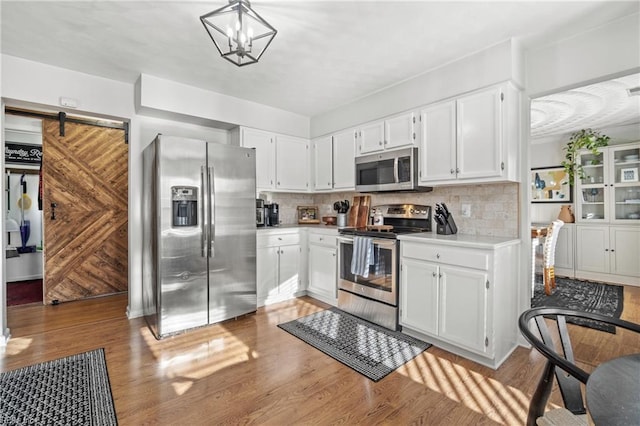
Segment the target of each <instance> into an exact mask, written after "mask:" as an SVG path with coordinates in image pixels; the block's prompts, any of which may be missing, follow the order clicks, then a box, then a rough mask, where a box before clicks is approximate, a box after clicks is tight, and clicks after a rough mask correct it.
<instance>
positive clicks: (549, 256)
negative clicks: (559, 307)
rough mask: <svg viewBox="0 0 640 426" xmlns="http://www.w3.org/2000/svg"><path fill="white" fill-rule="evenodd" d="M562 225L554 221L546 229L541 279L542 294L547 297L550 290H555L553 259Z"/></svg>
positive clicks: (561, 222) (558, 221) (559, 221)
mask: <svg viewBox="0 0 640 426" xmlns="http://www.w3.org/2000/svg"><path fill="white" fill-rule="evenodd" d="M563 225H564V222H563V221H561V220H554V221H553V222H551V225H549V227H548V228H547V236H546V239H545V240H544V249H543V256H544V261H543V265H544V269H543V275H542V279H543V282H544V292H545V294H546V295H547V296H549V295H550V294H551V289H552V288H556V273H555V258H556V244H557V242H558V234H559V233H560V228H562V226H563Z"/></svg>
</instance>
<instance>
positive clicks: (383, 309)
mask: <svg viewBox="0 0 640 426" xmlns="http://www.w3.org/2000/svg"><path fill="white" fill-rule="evenodd" d="M369 215H370V218H369V225H368V226H367V227H366V228H360V229H356V228H343V229H341V230H340V237H338V273H339V276H338V307H339V308H340V309H342V310H344V311H346V312H349V313H351V314H353V315H356V316H358V317H361V318H364V319H366V320H368V321H371V322H373V323H376V324H379V325H381V326H383V327H386V328H389V329H391V330H397V329H398V282H399V274H398V263H399V262H398V259H399V241H398V239H397V238H398V235H400V234H407V233H414V232H429V231H431V206H424V205H416V204H389V205H382V206H374V207H372V208H371V211H370V213H369Z"/></svg>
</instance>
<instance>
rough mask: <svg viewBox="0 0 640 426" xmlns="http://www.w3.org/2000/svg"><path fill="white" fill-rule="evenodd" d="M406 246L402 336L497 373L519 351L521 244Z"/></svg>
mask: <svg viewBox="0 0 640 426" xmlns="http://www.w3.org/2000/svg"><path fill="white" fill-rule="evenodd" d="M423 240H424V242H422V241H421V242H413V241H402V242H401V245H400V251H401V258H400V324H401V325H402V332H403V333H406V334H409V335H412V336H414V337H417V338H421V339H423V340H425V341H428V342H431V343H433V344H435V345H436V346H439V347H442V348H443V349H446V350H448V351H450V352H454V353H457V354H459V355H461V356H464V357H467V358H469V359H472V360H474V361H476V362H479V363H481V364H484V365H487V366H489V367H492V368H497V367H498V366H499V365H500V364H502V362H503V361H504V360H505V359H506V358H507V357H508V356H509V354H510V353H511V352H512V351H513V349H515V347H516V340H517V312H516V305H517V276H518V269H517V244H518V241H517V240H505V241H504V242H500V243H495V242H490V243H487V244H486V247H483V245H482V244H478V243H477V242H476V243H474V244H473V247H465V246H464V244H461V245H459V246H455V245H443V244H437V243H432V242H431V241H429V239H428V238H424V239H423Z"/></svg>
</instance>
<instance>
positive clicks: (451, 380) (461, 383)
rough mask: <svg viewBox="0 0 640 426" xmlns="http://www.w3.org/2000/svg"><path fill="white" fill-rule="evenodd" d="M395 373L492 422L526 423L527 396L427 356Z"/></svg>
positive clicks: (512, 388) (458, 366)
mask: <svg viewBox="0 0 640 426" xmlns="http://www.w3.org/2000/svg"><path fill="white" fill-rule="evenodd" d="M397 372H398V373H399V374H401V375H403V376H405V377H407V378H410V379H411V380H413V381H415V382H417V383H420V384H422V385H424V386H426V387H427V388H428V389H431V390H432V391H435V392H439V393H442V394H443V395H445V396H447V397H448V398H450V399H451V400H453V401H456V402H459V403H461V404H464V406H465V407H467V408H469V409H470V410H473V411H475V412H477V413H482V414H484V415H486V416H487V417H488V418H490V419H491V420H492V421H495V422H498V423H501V424H505V425H512V424H522V422H523V419H526V415H527V410H528V408H529V401H530V396H529V395H526V394H524V393H523V392H522V391H521V390H519V389H516V388H514V387H511V386H505V385H504V384H502V383H500V382H499V381H497V380H495V379H491V378H488V377H485V376H483V375H482V374H479V373H477V372H475V371H472V370H469V369H468V368H465V367H463V366H461V365H458V364H456V363H454V362H451V361H448V360H444V359H441V358H439V357H437V356H435V355H433V354H431V353H429V352H423V353H422V354H421V355H420V356H419V357H417V358H415V361H414V362H410V363H408V364H405V365H404V366H403V367H401V368H400V369H398V370H397Z"/></svg>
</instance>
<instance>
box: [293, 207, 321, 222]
mask: <svg viewBox="0 0 640 426" xmlns="http://www.w3.org/2000/svg"><path fill="white" fill-rule="evenodd" d="M298 223H299V224H302V223H307V224H316V223H320V218H319V217H318V207H317V206H298Z"/></svg>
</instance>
